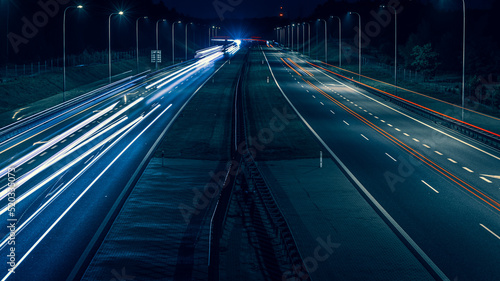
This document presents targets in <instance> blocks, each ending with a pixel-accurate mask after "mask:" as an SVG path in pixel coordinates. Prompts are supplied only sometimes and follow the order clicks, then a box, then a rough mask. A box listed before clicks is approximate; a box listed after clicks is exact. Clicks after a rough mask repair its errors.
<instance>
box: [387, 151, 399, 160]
mask: <svg viewBox="0 0 500 281" xmlns="http://www.w3.org/2000/svg"><path fill="white" fill-rule="evenodd" d="M385 155H387V156H389V158H391V159H392V160H394V162H398V160H396V159H394V157H392V156H391V155H389V153H387V152H386V153H385Z"/></svg>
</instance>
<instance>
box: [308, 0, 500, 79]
mask: <svg viewBox="0 0 500 281" xmlns="http://www.w3.org/2000/svg"><path fill="white" fill-rule="evenodd" d="M388 2H393V3H395V2H396V3H399V4H397V6H398V7H400V8H401V11H400V13H399V14H398V36H399V38H398V49H399V52H398V53H399V56H400V59H402V60H401V61H400V62H401V63H402V64H403V65H405V66H406V67H410V65H411V53H412V49H413V48H414V47H415V46H417V45H419V46H423V45H425V44H428V43H430V44H431V45H432V49H433V50H434V51H435V52H437V53H438V54H439V62H440V65H439V68H440V69H441V70H443V71H458V70H460V71H461V65H462V2H461V1H459V0H453V1H452V0H447V1H429V2H423V1H409V0H401V1H370V0H362V1H359V2H356V3H350V2H346V1H334V0H330V1H328V2H326V3H325V4H323V5H320V6H318V7H317V8H316V10H315V11H314V13H313V15H312V16H311V17H309V18H310V19H315V18H323V19H326V18H328V17H329V16H330V15H334V16H339V17H340V18H341V19H342V24H343V30H342V31H343V38H344V40H346V42H347V43H351V44H352V45H354V44H355V42H354V38H355V35H356V33H355V32H354V28H355V27H356V26H357V24H358V17H357V16H353V15H348V12H349V11H355V12H358V13H359V14H361V17H362V26H363V28H362V29H363V30H365V28H366V25H367V23H369V22H370V21H376V18H375V17H374V16H373V15H372V13H374V12H375V13H379V12H380V8H379V6H380V5H382V4H387V3H388ZM438 2H441V3H443V2H446V3H445V4H447V5H448V6H439V5H438V4H436V3H438ZM466 2H467V1H466ZM492 5H493V6H492V7H491V9H488V10H473V9H467V11H466V12H467V16H466V18H467V20H466V23H467V29H466V35H467V36H466V37H467V38H466V72H467V73H470V74H473V73H474V74H476V73H478V74H488V73H499V72H500V52H499V51H498V50H500V36H498V35H499V32H498V26H500V17H499V16H498V12H499V11H500V1H493V4H492ZM329 34H330V37H331V38H336V37H335V36H338V35H337V34H338V33H337V21H336V20H330V29H329ZM366 51H367V52H368V54H373V55H375V56H377V57H378V58H379V59H380V61H382V62H387V63H392V61H393V57H394V19H393V18H392V19H391V21H390V23H389V24H388V25H387V26H385V27H382V28H381V31H380V33H379V34H377V35H376V36H373V37H370V43H369V45H368V46H367V48H366Z"/></svg>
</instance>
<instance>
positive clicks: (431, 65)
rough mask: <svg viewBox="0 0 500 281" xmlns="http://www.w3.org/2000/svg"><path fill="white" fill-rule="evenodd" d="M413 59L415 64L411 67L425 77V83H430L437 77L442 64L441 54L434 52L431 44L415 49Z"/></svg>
mask: <svg viewBox="0 0 500 281" xmlns="http://www.w3.org/2000/svg"><path fill="white" fill-rule="evenodd" d="M411 57H412V58H413V62H412V63H411V66H412V67H413V68H414V69H415V70H416V71H418V72H420V73H422V75H423V76H424V81H429V80H431V79H433V78H434V76H435V75H436V70H437V68H438V67H439V65H440V64H441V63H440V62H439V54H438V53H436V52H434V51H433V50H432V45H431V43H428V44H425V45H424V46H419V45H417V46H415V47H413V50H412V54H411Z"/></svg>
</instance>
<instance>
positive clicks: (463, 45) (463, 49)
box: [462, 0, 465, 121]
mask: <svg viewBox="0 0 500 281" xmlns="http://www.w3.org/2000/svg"><path fill="white" fill-rule="evenodd" d="M462 7H463V32H462V33H463V34H462V35H463V37H462V121H464V108H465V0H462Z"/></svg>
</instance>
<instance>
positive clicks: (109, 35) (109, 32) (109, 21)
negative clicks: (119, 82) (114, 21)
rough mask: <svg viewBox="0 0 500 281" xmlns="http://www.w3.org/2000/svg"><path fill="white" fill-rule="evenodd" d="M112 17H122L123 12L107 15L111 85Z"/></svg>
mask: <svg viewBox="0 0 500 281" xmlns="http://www.w3.org/2000/svg"><path fill="white" fill-rule="evenodd" d="M113 15H120V16H121V15H123V11H119V12H118V13H112V14H111V15H109V19H108V73H109V83H110V84H111V17H112V16H113Z"/></svg>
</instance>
